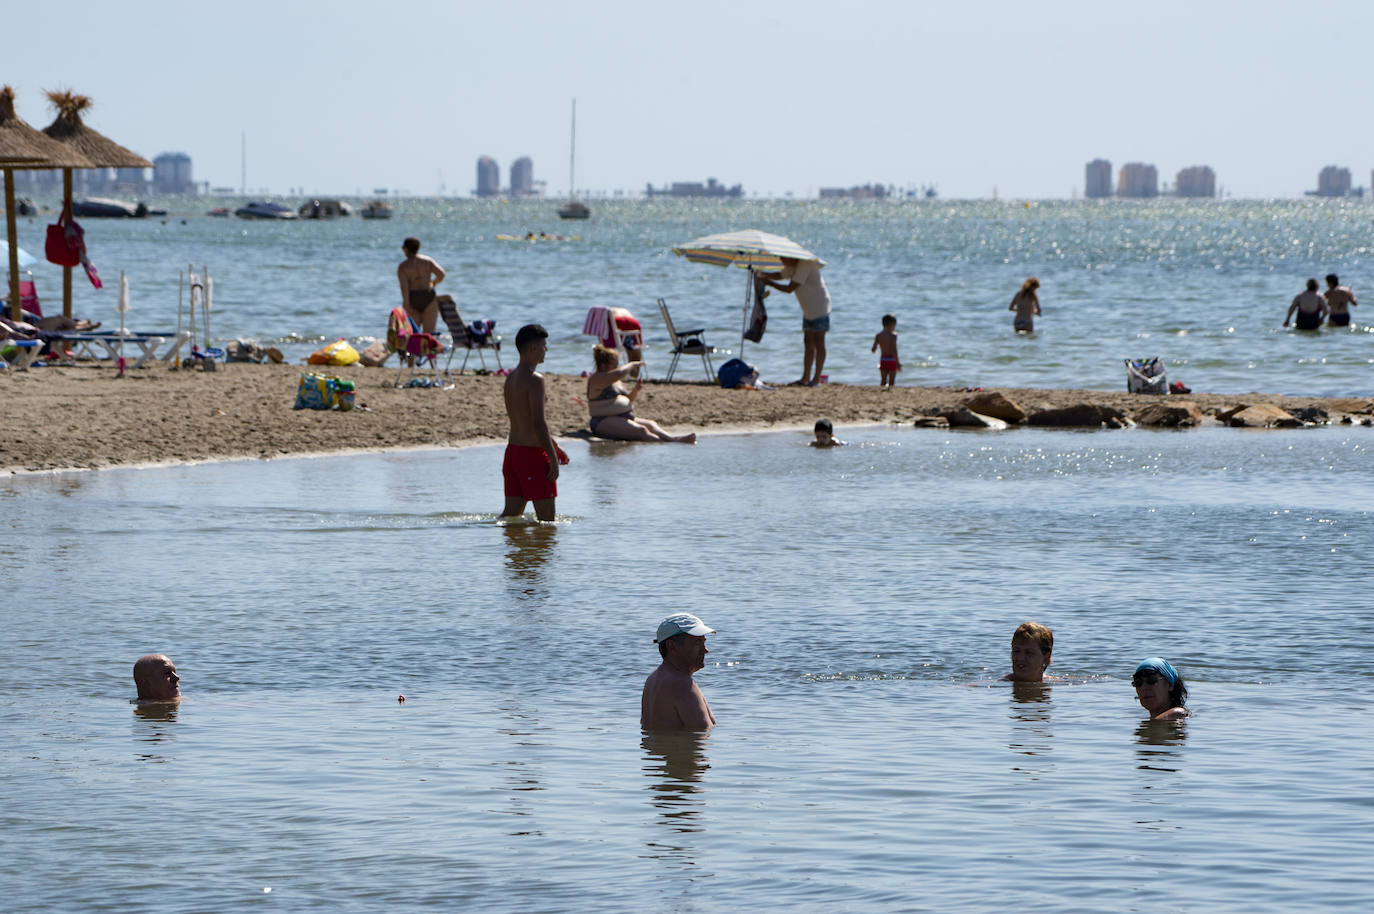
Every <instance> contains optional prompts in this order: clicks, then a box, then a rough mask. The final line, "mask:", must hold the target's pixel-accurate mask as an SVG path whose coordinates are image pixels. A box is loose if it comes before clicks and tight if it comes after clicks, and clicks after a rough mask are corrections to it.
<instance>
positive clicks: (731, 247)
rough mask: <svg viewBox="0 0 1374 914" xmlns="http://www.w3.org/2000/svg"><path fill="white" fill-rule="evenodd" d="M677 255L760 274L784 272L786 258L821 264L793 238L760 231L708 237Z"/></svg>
mask: <svg viewBox="0 0 1374 914" xmlns="http://www.w3.org/2000/svg"><path fill="white" fill-rule="evenodd" d="M673 253H674V254H677V255H679V256H681V257H686V258H687V259H688V260H690V261H692V262H693V263H709V264H711V265H712V266H717V267H729V266H736V267H742V268H745V269H750V270H755V271H757V272H760V273H776V272H778V271H779V270H781V269H782V259H781V258H783V257H790V258H792V259H793V260H815V261H820V258H819V257H817V256H816V255H815V254H812V253H811V252H810V251H808V250H807V249H806V248H804V247H802V246H801V245H799V244H797V243H796V242H795V241H793V240H792V239H791V238H784V237H783V236H782V235H772V234H769V233H768V232H761V231H759V230H758V229H745V230H744V231H741V232H723V233H721V234H719V235H706V236H705V237H702V238H698V239H696V240H695V241H689V242H687V243H686V244H681V245H678V246H677V247H675V248H673ZM822 265H824V264H822Z"/></svg>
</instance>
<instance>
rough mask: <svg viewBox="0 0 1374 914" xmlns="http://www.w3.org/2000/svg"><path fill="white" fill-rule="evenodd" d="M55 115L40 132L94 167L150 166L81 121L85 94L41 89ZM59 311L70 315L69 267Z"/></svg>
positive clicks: (67, 183)
mask: <svg viewBox="0 0 1374 914" xmlns="http://www.w3.org/2000/svg"><path fill="white" fill-rule="evenodd" d="M44 94H45V95H47V97H48V101H49V102H50V103H51V104H52V106H53V108H55V109H56V110H57V118H56V119H55V120H54V121H53V122H52V123H51V124H49V125H48V126H46V127H44V128H43V133H44V134H45V135H46V136H48V137H49V138H51V139H54V140H57V142H59V143H61V144H62V145H63V146H65V147H67V148H68V149H71V150H74V151H76V152H78V153H80V154H81V155H82V156H84V157H85V158H86V159H88V160H90V163H91V166H93V167H95V168H152V167H153V163H152V162H149V161H148V160H147V159H145V158H143V156H141V155H139V154H138V153H136V152H130V151H129V150H128V149H125V148H124V147H123V146H121V145H119V144H118V143H116V142H115V141H114V140H112V139H110V138H109V137H107V136H105V135H104V134H103V133H100V132H99V131H97V130H92V129H91V128H90V127H87V126H86V125H85V124H83V123H82V122H81V113H82V112H83V111H85V110H87V109H88V108H90V107H91V104H92V102H91V98H90V96H88V95H77V94H76V93H74V92H72V91H71V90H68V89H63V90H60V91H49V92H46V93H44ZM71 203H72V170H71V169H70V168H63V169H62V206H63V207H64V208H66V207H68V206H71ZM62 313H63V314H64V315H65V316H67V317H71V316H72V268H71V267H63V268H62Z"/></svg>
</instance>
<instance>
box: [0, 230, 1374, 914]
mask: <svg viewBox="0 0 1374 914" xmlns="http://www.w3.org/2000/svg"><path fill="white" fill-rule="evenodd" d="M296 228H299V227H296ZM537 256H542V255H537ZM670 263H671V262H670ZM676 266H678V265H674V267H673V268H674V269H675V268H676ZM1371 434H1374V433H1371V432H1370V431H1369V430H1368V429H1363V428H1353V429H1336V428H1332V429H1322V430H1315V431H1288V432H1257V433H1247V432H1238V431H1232V430H1224V429H1211V430H1198V431H1192V432H1181V433H1175V432H1155V431H1147V430H1131V431H1122V432H1096V433H1080V432H1055V431H1048V430H1018V431H1014V432H1009V433H1001V434H997V433H986V434H985V433H976V432H968V433H949V432H936V431H929V430H914V429H908V428H866V429H853V430H846V431H845V432H844V436H845V437H846V438H848V439H849V440H850V441H851V445H850V446H849V447H846V448H842V449H837V450H833V451H828V452H818V451H815V450H812V449H810V448H808V447H806V446H805V443H806V440H807V436H805V435H801V434H796V433H777V434H770V435H738V436H712V437H707V438H705V439H703V442H702V443H701V444H700V445H698V446H697V447H695V448H686V447H673V446H663V447H652V446H636V445H620V444H613V443H594V444H588V443H585V442H571V443H569V446H568V450H569V451H570V452H571V453H572V456H573V463H572V465H571V466H570V467H569V468H568V470H567V471H566V472H565V474H564V476H563V478H562V479H561V480H560V485H561V487H562V495H561V496H560V500H559V508H560V515H561V521H560V523H559V524H557V525H556V526H551V527H548V526H545V527H533V526H524V525H518V526H508V527H503V526H500V525H497V524H496V523H495V522H494V519H493V514H492V512H493V511H494V510H496V508H497V505H498V503H499V492H498V489H497V487H498V486H499V475H500V472H499V464H500V458H501V453H500V450H499V449H497V448H475V449H469V450H462V451H434V452H423V453H412V454H398V455H384V456H364V457H338V458H325V459H315V460H284V461H278V462H271V463H257V462H242V463H226V464H218V465H203V466H196V467H183V468H174V469H166V470H155V471H135V470H116V471H108V472H100V473H83V474H69V475H58V476H46V477H27V478H11V479H7V480H0V508H2V509H3V510H0V516H3V517H4V518H5V520H4V524H5V526H6V527H7V529H8V531H9V535H8V536H6V537H5V538H4V540H3V542H0V558H3V566H0V567H3V569H4V573H5V577H6V590H5V593H6V596H5V598H4V608H3V611H0V617H2V618H3V619H4V621H5V629H6V637H5V638H4V640H3V641H0V684H2V685H3V688H0V786H3V795H4V796H5V797H6V802H5V803H4V805H3V808H0V830H2V831H0V833H3V835H4V853H3V854H0V887H2V888H3V890H4V893H5V896H6V907H8V908H10V909H13V910H34V909H44V908H46V909H53V910H126V911H127V910H150V911H225V910H238V909H242V908H248V907H250V906H253V907H260V906H268V907H276V908H278V909H280V910H290V911H307V910H309V911H375V910H380V909H393V910H406V909H419V908H433V909H454V908H457V907H460V906H461V907H463V908H464V909H471V910H492V911H509V910H519V911H568V910H579V911H626V910H635V911H640V910H644V911H660V910H668V911H712V910H723V909H727V908H732V909H755V910H759V909H762V910H773V909H779V908H783V907H787V908H795V909H798V910H808V911H809V910H852V911H907V910H931V911H945V910H951V909H973V910H1004V909H1007V908H1009V907H1016V908H1023V909H1030V910H1045V911H1070V910H1093V911H1098V910H1123V911H1136V910H1139V911H1161V910H1227V911H1246V912H1251V911H1295V910H1352V909H1357V908H1358V909H1363V908H1365V907H1367V906H1368V904H1369V902H1370V901H1371V899H1374V877H1372V876H1370V874H1369V869H1368V866H1367V861H1366V858H1367V856H1368V854H1367V845H1368V835H1369V832H1370V829H1371V827H1374V799H1371V797H1372V796H1374V792H1372V791H1371V786H1374V770H1372V769H1374V763H1371V761H1370V753H1369V751H1368V733H1369V732H1370V729H1371V725H1374V710H1372V708H1371V702H1370V699H1369V695H1370V688H1371V686H1372V685H1374V672H1371V670H1370V668H1369V664H1368V662H1367V645H1368V644H1369V643H1370V642H1371V639H1372V638H1374V614H1371V612H1370V600H1369V595H1368V586H1367V572H1366V568H1365V566H1366V565H1367V558H1368V556H1369V554H1370V552H1371V550H1374V524H1371V523H1370V520H1371V518H1370V511H1369V506H1370V505H1371V504H1374V462H1371V460H1370V448H1371V446H1372V445H1374V437H1371ZM684 609H685V610H691V611H694V612H697V613H699V614H700V615H701V616H703V617H704V618H705V619H706V620H707V621H708V622H709V623H710V624H711V625H713V626H714V627H716V628H717V629H719V634H717V635H714V636H712V637H711V639H710V647H711V655H710V657H709V658H708V666H707V668H706V669H705V670H703V671H702V672H701V673H700V674H698V679H699V681H700V682H701V684H702V687H703V689H704V691H705V693H706V694H707V696H708V698H709V700H710V701H711V704H712V706H713V709H714V710H715V712H716V715H717V717H718V718H719V720H720V725H719V726H718V727H717V728H716V729H715V730H714V731H713V732H712V733H711V734H709V735H707V736H676V737H662V736H645V734H643V733H642V732H641V731H640V730H639V728H638V720H637V716H638V693H639V688H640V685H641V684H642V682H643V678H644V676H645V675H646V674H647V673H648V672H649V670H650V669H652V668H653V666H654V665H655V661H656V659H657V655H656V652H655V649H654V646H653V644H652V641H651V639H652V632H653V629H654V626H655V625H656V623H657V621H658V620H659V619H660V618H661V617H662V616H664V615H666V614H668V613H669V612H673V611H679V610H684ZM1026 619H1036V620H1038V621H1041V622H1043V623H1046V624H1048V625H1051V626H1052V627H1053V628H1054V630H1055V633H1056V650H1055V654H1054V665H1053V667H1052V668H1051V669H1052V671H1053V672H1058V673H1059V674H1060V675H1063V676H1067V677H1070V678H1069V679H1068V680H1067V681H1065V682H1062V683H1059V684H1055V685H1053V686H1051V687H1049V688H1046V689H1044V690H1043V691H1031V692H1021V691H1013V690H1012V689H1011V688H1010V687H1009V686H1006V685H998V684H991V683H989V682H988V680H989V679H991V678H993V677H995V676H997V675H1000V674H1001V673H1002V672H1003V671H1005V669H1006V668H1007V664H1008V641H1009V638H1010V634H1011V631H1012V629H1013V628H1014V627H1015V626H1016V625H1017V624H1019V623H1020V622H1022V621H1024V620H1026ZM148 650H165V651H167V652H168V653H170V654H171V655H172V656H173V657H174V659H175V660H176V661H177V663H178V666H179V668H180V670H181V672H182V676H183V686H184V689H185V692H186V695H187V698H186V700H185V701H184V702H183V703H182V704H181V706H180V707H179V708H177V709H176V710H175V711H174V712H172V713H170V714H160V715H159V714H154V713H147V712H144V711H140V710H139V709H138V708H136V707H135V706H132V705H130V704H129V702H128V699H129V698H130V697H131V694H132V683H131V681H130V677H129V670H130V667H131V664H132V661H133V659H134V658H135V657H137V656H138V655H139V654H141V653H143V652H145V651H148ZM1150 654H1163V655H1165V656H1167V657H1169V658H1171V659H1172V660H1173V661H1174V663H1175V664H1176V665H1177V666H1178V667H1179V668H1180V669H1181V671H1182V672H1183V674H1184V676H1185V677H1186V679H1187V681H1188V683H1189V686H1190V688H1191V691H1192V698H1191V700H1190V705H1191V706H1192V707H1193V708H1194V710H1195V711H1196V716H1194V717H1193V718H1191V719H1189V720H1188V721H1186V722H1184V723H1182V724H1180V725H1149V724H1142V717H1143V712H1142V710H1141V709H1140V708H1139V707H1138V706H1137V705H1136V703H1135V700H1134V695H1133V692H1132V690H1131V688H1130V685H1129V676H1130V673H1131V671H1132V669H1133V667H1134V664H1135V663H1136V662H1137V661H1138V660H1139V659H1140V658H1142V657H1144V656H1147V655H1150ZM401 693H404V694H405V695H406V697H407V701H406V702H405V704H404V705H401V704H398V703H397V700H396V698H397V695H398V694H401ZM267 889H271V891H270V892H268V891H266V890H267Z"/></svg>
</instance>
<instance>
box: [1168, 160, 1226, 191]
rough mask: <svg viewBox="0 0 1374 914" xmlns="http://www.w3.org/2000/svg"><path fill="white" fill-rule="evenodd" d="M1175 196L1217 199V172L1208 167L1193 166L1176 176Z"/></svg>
mask: <svg viewBox="0 0 1374 914" xmlns="http://www.w3.org/2000/svg"><path fill="white" fill-rule="evenodd" d="M1174 194H1175V195H1176V196H1179V197H1215V196H1216V195H1217V176H1216V172H1214V171H1212V169H1210V168H1208V167H1207V166H1206V165H1193V166H1191V167H1190V168H1185V169H1183V170H1182V171H1180V172H1179V173H1178V174H1177V175H1175V176H1174Z"/></svg>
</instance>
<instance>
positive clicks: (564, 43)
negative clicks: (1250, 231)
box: [0, 0, 1374, 198]
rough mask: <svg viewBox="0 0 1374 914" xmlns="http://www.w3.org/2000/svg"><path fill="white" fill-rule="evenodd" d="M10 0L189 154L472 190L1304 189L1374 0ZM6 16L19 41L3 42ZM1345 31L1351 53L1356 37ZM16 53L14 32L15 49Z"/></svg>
mask: <svg viewBox="0 0 1374 914" xmlns="http://www.w3.org/2000/svg"><path fill="white" fill-rule="evenodd" d="M59 6H60V7H61V9H62V11H63V16H64V17H65V19H66V21H67V22H69V23H70V26H69V27H68V28H67V29H66V30H64V29H63V28H61V27H59V26H58V25H57V24H56V23H57V21H58V20H57V17H56V15H55V13H54V10H55V9H56V7H55V6H53V5H52V4H44V3H36V2H31V0H30V2H22V3H19V2H14V0H5V3H4V12H3V17H4V18H3V21H4V31H5V33H6V35H7V37H8V39H10V40H7V41H6V44H7V45H9V46H10V47H9V48H7V54H6V57H5V58H4V61H3V64H0V76H3V80H4V81H5V82H8V83H10V84H11V85H13V86H14V87H15V90H16V92H17V93H18V110H19V114H20V116H21V117H23V118H25V119H26V120H27V121H29V122H30V123H31V124H33V125H34V126H37V127H42V126H45V125H46V124H48V123H49V122H50V121H51V120H52V112H51V111H50V109H49V108H48V107H47V102H46V100H45V99H44V98H43V96H42V90H43V89H48V88H57V87H65V88H72V89H74V90H76V91H78V92H81V93H84V94H87V95H90V96H92V97H94V99H95V102H96V106H95V108H94V109H93V110H92V111H91V112H90V114H89V116H88V118H87V120H88V123H90V124H91V125H92V126H93V127H95V128H96V129H99V130H101V131H103V132H105V133H107V134H109V135H110V136H111V137H113V138H114V139H116V140H118V141H120V142H122V143H123V144H124V145H126V146H129V147H130V148H132V149H134V150H136V151H138V152H140V153H142V154H143V155H145V156H147V157H148V158H152V157H153V156H155V155H157V154H158V153H161V152H164V151H169V150H179V151H184V152H186V153H189V154H190V156H191V157H192V160H193V169H194V177H195V178H196V179H197V180H208V181H210V182H212V183H213V184H216V185H230V186H234V187H237V186H238V185H239V172H240V154H239V148H240V142H239V138H240V133H241V132H246V135H247V148H248V156H247V166H248V186H249V187H250V188H270V189H271V190H272V191H274V192H277V193H285V192H286V191H287V190H288V189H289V188H296V187H300V188H304V189H305V190H306V191H309V192H320V193H326V192H334V193H341V194H352V193H355V192H358V191H362V192H364V193H367V192H370V191H371V190H372V189H373V188H376V187H388V188H392V189H405V190H408V191H410V192H412V193H416V194H432V193H436V192H437V191H439V189H440V187H441V186H442V187H443V188H444V192H445V193H447V194H462V195H466V194H468V193H470V192H471V190H472V188H473V187H474V186H475V163H476V159H477V157H478V156H480V155H484V154H485V155H491V156H492V157H494V158H495V159H496V160H497V161H498V162H499V163H500V165H501V174H502V181H503V183H504V182H506V181H508V180H509V167H510V163H511V162H512V161H514V160H515V159H516V158H517V157H519V156H522V155H528V156H530V157H532V158H533V160H534V171H535V177H536V178H537V179H541V180H545V181H547V182H548V190H549V193H550V194H551V195H554V196H558V195H561V194H563V193H564V192H565V191H566V188H567V185H568V119H569V104H570V101H571V99H572V98H573V97H576V98H577V110H578V121H577V128H578V129H577V134H578V144H577V163H578V164H577V185H578V187H579V188H591V189H594V190H606V191H610V190H614V189H617V188H623V189H626V190H629V191H631V192H639V191H641V190H642V189H643V187H644V184H645V182H653V183H654V184H656V185H658V184H664V183H667V182H670V181H674V180H679V181H682V180H705V179H706V178H707V177H716V178H718V179H720V180H721V181H722V182H725V183H727V184H735V183H743V184H744V187H745V190H746V192H748V193H750V194H754V193H762V194H765V195H780V194H782V193H784V192H787V191H791V192H793V193H795V194H797V195H799V196H814V195H815V194H816V192H817V189H818V188H819V187H821V186H835V185H842V186H848V185H852V184H861V183H866V182H870V181H877V182H882V183H893V184H898V185H906V184H927V183H930V184H934V185H936V186H937V187H938V188H939V191H940V194H941V196H944V197H956V198H962V197H987V196H990V195H991V194H992V192H993V189H994V188H996V189H997V193H998V195H999V196H1002V197H1028V198H1048V197H1068V196H1070V194H1071V193H1073V192H1075V191H1076V192H1077V193H1078V194H1079V195H1081V194H1082V187H1083V165H1084V163H1085V162H1087V161H1088V160H1089V159H1092V158H1095V157H1098V156H1101V157H1104V158H1107V159H1110V160H1111V161H1112V164H1113V166H1114V167H1115V168H1119V167H1120V166H1121V165H1122V164H1124V163H1126V162H1132V161H1141V162H1148V163H1152V164H1154V165H1155V166H1156V167H1157V168H1158V169H1159V174H1160V179H1161V181H1167V182H1170V183H1172V181H1173V179H1174V174H1175V173H1176V172H1177V171H1178V170H1179V169H1181V168H1183V167H1185V166H1188V165H1194V164H1206V165H1211V166H1212V168H1213V169H1214V170H1215V171H1216V173H1217V180H1218V183H1219V184H1220V185H1221V186H1222V187H1223V188H1224V190H1225V191H1226V192H1227V193H1228V194H1231V195H1234V196H1237V197H1271V196H1276V197H1284V196H1295V195H1298V194H1300V193H1301V192H1302V191H1303V190H1306V189H1309V188H1313V187H1315V186H1316V175H1317V171H1318V170H1319V169H1320V168H1321V167H1322V166H1323V165H1327V164H1339V165H1344V166H1347V167H1349V168H1350V169H1351V171H1352V174H1353V179H1354V183H1355V184H1356V185H1368V184H1369V183H1370V170H1371V168H1374V119H1371V118H1370V117H1369V116H1368V109H1366V108H1365V107H1364V106H1365V105H1366V104H1368V103H1369V101H1370V99H1371V98H1374V93H1371V92H1370V89H1371V82H1374V79H1372V78H1371V75H1370V74H1371V70H1370V67H1369V66H1368V65H1367V64H1366V63H1365V60H1364V58H1365V52H1363V51H1361V50H1360V48H1362V47H1365V46H1366V45H1367V44H1368V42H1369V40H1370V38H1371V36H1374V4H1371V3H1368V2H1367V0H1348V2H1334V0H1331V2H1327V0H1314V2H1305V3H1296V2H1293V3H1279V2H1270V0H1245V2H1232V0H1190V2H1173V0H1165V2H1158V0H1142V2H1138V3H1119V2H1112V0H1093V2H1077V0H1066V2H1055V0H1043V2H1040V3H1025V2H983V0H954V2H950V0H944V2H936V3H925V2H887V3H881V2H869V0H829V2H818V0H792V2H790V3H786V4H783V3H775V2H770V3H754V2H751V0H733V2H728V0H726V2H721V0H697V2H694V3H676V4H664V3H645V2H643V0H638V2H611V0H581V2H576V3H570V2H566V0H560V2H544V0H526V2H522V3H507V2H497V0H488V2H482V3H472V2H429V0H414V2H409V3H405V2H401V3H387V4H381V3H373V2H365V0H330V2H315V0H305V2H296V0H276V2H259V0H236V2H233V3H205V2H191V3H185V2H164V0H153V2H141V3H136V4H111V3H108V2H98V3H97V2H91V0H66V2H64V3H61V4H59ZM14 39H17V40H14ZM1342 49H1343V50H1342ZM15 52H17V54H16V53H15Z"/></svg>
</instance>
